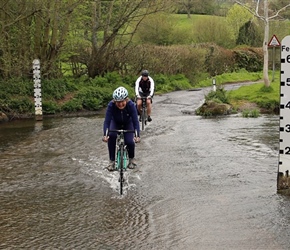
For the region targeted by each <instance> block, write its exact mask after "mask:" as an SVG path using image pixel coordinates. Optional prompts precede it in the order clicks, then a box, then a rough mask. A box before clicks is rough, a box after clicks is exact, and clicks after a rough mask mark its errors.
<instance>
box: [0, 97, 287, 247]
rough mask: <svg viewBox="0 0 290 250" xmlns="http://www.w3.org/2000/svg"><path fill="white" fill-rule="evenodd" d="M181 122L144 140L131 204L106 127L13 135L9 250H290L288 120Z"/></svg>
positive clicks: (4, 218) (5, 129)
mask: <svg viewBox="0 0 290 250" xmlns="http://www.w3.org/2000/svg"><path fill="white" fill-rule="evenodd" d="M162 98H164V99H165V98H167V96H164V97H162ZM162 98H161V101H162ZM163 105H164V106H163ZM165 106H166V105H165V104H162V102H160V105H159V109H160V110H158V109H157V108H156V109H155V113H157V112H160V113H159V114H162V112H161V111H163V110H162V108H163V107H165ZM177 106H178V105H177ZM166 112H168V110H167V111H166ZM172 112H176V113H174V114H173V115H167V116H165V117H162V119H158V118H155V120H154V122H153V123H152V124H149V125H148V126H147V128H146V130H145V131H143V132H142V133H143V134H142V135H141V137H142V143H140V144H138V145H137V146H136V152H137V160H138V166H139V168H138V169H137V170H135V171H130V172H127V177H128V183H127V184H128V188H127V190H126V194H125V195H124V196H122V197H120V195H119V193H118V173H115V172H114V173H111V172H108V171H106V170H104V167H105V166H106V165H107V163H108V156H107V148H106V144H104V143H102V142H101V137H102V122H103V118H99V117H90V118H66V119H51V120H50V119H44V120H43V121H42V122H41V123H39V122H37V123H36V122H35V121H22V122H15V123H14V122H13V123H9V124H5V125H4V126H2V125H1V126H0V130H1V144H0V148H1V162H0V199H1V203H0V221H1V222H0V230H1V239H0V248H1V249H288V247H289V245H290V240H289V239H290V238H289V232H290V230H289V229H290V228H289V222H290V221H289V219H290V217H289V215H288V211H289V209H290V207H289V206H290V200H289V198H288V197H284V196H280V195H277V194H276V189H275V188H276V186H275V185H276V181H275V178H276V173H277V149H278V140H277V138H278V130H277V127H278V120H277V117H275V116H264V117H260V118H258V119H245V118H240V117H229V118H222V119H202V118H199V117H195V116H191V115H184V114H182V113H181V112H180V111H179V106H178V110H173V111H172Z"/></svg>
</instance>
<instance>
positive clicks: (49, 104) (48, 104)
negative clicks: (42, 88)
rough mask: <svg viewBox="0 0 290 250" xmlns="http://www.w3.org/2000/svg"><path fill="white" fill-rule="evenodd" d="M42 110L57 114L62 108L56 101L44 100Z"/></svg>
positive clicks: (44, 112) (46, 112)
mask: <svg viewBox="0 0 290 250" xmlns="http://www.w3.org/2000/svg"><path fill="white" fill-rule="evenodd" d="M42 111H43V114H55V113H57V112H59V111H60V108H59V106H58V105H57V103H56V102H54V101H43V102H42Z"/></svg>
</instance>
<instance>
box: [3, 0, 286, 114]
mask: <svg viewBox="0 0 290 250" xmlns="http://www.w3.org/2000/svg"><path fill="white" fill-rule="evenodd" d="M73 2H74V1H58V0H44V1H40V2H37V4H32V3H30V2H29V1H28V2H23V5H21V6H19V5H17V3H16V2H15V1H12V0H8V1H7V2H6V4H5V6H3V10H4V11H3V13H2V15H1V14H0V23H5V25H4V26H3V29H2V30H1V31H0V33H1V34H2V36H0V112H3V113H5V114H7V115H8V116H9V115H10V116H12V117H14V118H15V117H20V116H22V115H33V113H34V94H33V92H34V91H33V79H32V61H33V59H35V58H38V59H39V60H40V65H41V87H42V90H41V91H42V104H43V106H42V109H43V113H44V114H47V115H49V114H55V115H57V114H63V113H73V112H83V111H89V112H90V111H92V112H95V111H98V110H100V109H102V108H103V107H105V106H106V104H107V102H108V101H109V100H110V99H111V93H112V91H113V90H114V89H115V88H116V87H118V86H121V85H122V86H124V87H126V88H128V90H129V94H130V97H131V98H133V97H134V93H133V89H134V82H135V79H136V78H137V77H138V76H139V74H140V72H141V71H142V69H147V70H149V72H150V75H151V76H152V77H153V78H154V80H155V83H156V94H162V93H166V92H170V91H176V90H184V89H192V88H199V87H206V86H211V85H212V81H213V79H215V81H216V84H217V85H222V84H228V83H232V82H238V81H259V80H261V79H262V78H263V50H262V44H263V24H262V23H261V21H260V20H259V19H257V18H255V16H253V15H252V14H251V13H250V12H248V11H247V10H246V9H245V8H243V7H241V6H239V5H238V4H234V2H233V1H231V0H224V1H215V0H194V1H191V0H190V1H174V0H148V1H146V5H144V1H139V0H132V1H126V0H120V1H90V0H80V1H76V2H74V4H72V3H73ZM193 2H194V3H195V4H192V3H193ZM198 3H199V4H198ZM277 4H278V3H277ZM283 6H284V5H283V3H279V4H278V5H277V6H276V5H275V6H274V5H273V4H270V6H269V8H270V10H275V9H280V8H282V7H283ZM67 10H69V11H67ZM280 14H281V17H283V18H284V19H285V21H284V22H279V21H275V20H273V22H271V24H270V27H269V28H270V34H271V33H274V31H275V34H276V36H277V37H278V38H282V37H284V36H285V35H287V29H288V28H287V27H288V26H289V19H287V18H288V17H289V16H290V15H289V12H288V11H285V13H280ZM15 20H17V21H16V22H15ZM20 41H21V42H20ZM269 54H270V53H269ZM276 57H277V58H276V59H277V60H276V61H279V55H276ZM269 62H270V63H269V64H271V62H272V60H269ZM276 66H277V67H276V68H277V70H278V67H279V65H276ZM273 84H274V83H273ZM251 86H254V85H251ZM257 88H258V90H257V91H255V89H254V87H253V90H251V91H250V92H251V93H255V92H259V93H257V97H258V98H257V101H255V100H254V98H255V97H254V96H251V97H249V96H247V95H246V94H245V95H243V94H240V95H238V94H232V93H226V94H227V95H228V100H230V101H231V102H233V104H234V105H239V102H242V98H249V99H250V98H251V100H247V101H249V102H250V101H255V102H257V103H258V104H257V105H260V106H261V107H263V108H268V109H272V108H273V106H275V101H273V99H267V101H263V100H261V99H259V96H258V94H259V95H261V93H262V95H268V96H269V95H270V94H271V91H272V89H273V91H274V92H275V91H276V89H275V87H274V86H272V84H271V87H270V88H267V89H265V90H264V92H263V91H261V90H260V86H259V87H257ZM246 91H248V90H246ZM277 98H278V96H277ZM276 101H277V100H276ZM265 102H269V103H268V104H266V103H265ZM274 109H275V108H274Z"/></svg>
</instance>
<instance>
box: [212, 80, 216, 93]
mask: <svg viewBox="0 0 290 250" xmlns="http://www.w3.org/2000/svg"><path fill="white" fill-rule="evenodd" d="M212 90H213V91H214V92H215V91H216V84H215V78H213V79H212Z"/></svg>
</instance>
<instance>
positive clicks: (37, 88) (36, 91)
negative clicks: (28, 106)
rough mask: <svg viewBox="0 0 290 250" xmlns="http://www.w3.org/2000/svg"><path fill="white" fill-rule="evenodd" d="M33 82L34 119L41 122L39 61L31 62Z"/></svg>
mask: <svg viewBox="0 0 290 250" xmlns="http://www.w3.org/2000/svg"><path fill="white" fill-rule="evenodd" d="M32 63H33V65H32V68H33V81H34V106H35V119H36V120H38V121H40V120H42V100H41V80H40V61H39V60H38V59H34V60H33V62H32Z"/></svg>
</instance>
